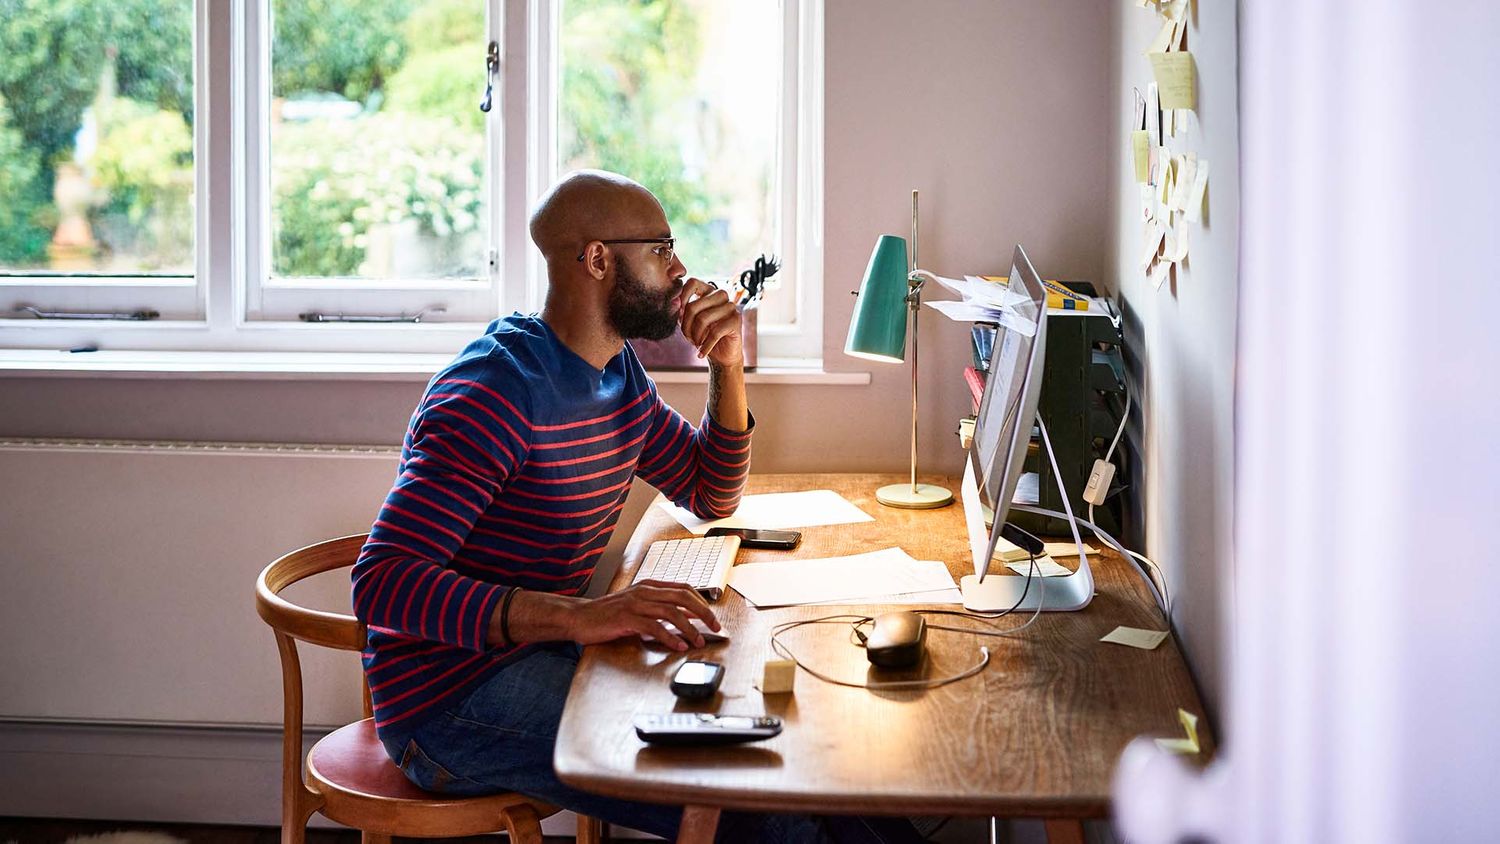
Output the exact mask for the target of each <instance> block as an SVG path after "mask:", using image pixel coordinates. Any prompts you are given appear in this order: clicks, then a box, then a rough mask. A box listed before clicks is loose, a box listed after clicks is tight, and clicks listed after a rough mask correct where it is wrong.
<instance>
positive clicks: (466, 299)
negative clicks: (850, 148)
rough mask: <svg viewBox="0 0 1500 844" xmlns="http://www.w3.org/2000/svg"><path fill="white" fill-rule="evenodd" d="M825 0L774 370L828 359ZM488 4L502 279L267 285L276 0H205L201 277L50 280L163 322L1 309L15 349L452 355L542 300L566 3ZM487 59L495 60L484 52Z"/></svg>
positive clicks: (790, 194)
mask: <svg viewBox="0 0 1500 844" xmlns="http://www.w3.org/2000/svg"><path fill="white" fill-rule="evenodd" d="M823 3H824V0H782V2H781V7H782V10H783V15H784V17H783V32H784V33H785V38H784V43H785V49H784V50H783V54H782V62H781V65H782V86H783V131H782V134H781V138H780V145H779V149H778V151H777V170H778V182H779V184H780V186H781V200H782V203H781V205H782V207H781V209H780V221H779V225H780V230H781V240H782V243H783V246H782V251H783V253H784V254H783V255H782V258H783V261H784V269H783V270H782V278H783V279H784V284H785V285H786V286H785V287H784V288H783V289H782V290H780V291H777V293H775V294H773V295H774V296H777V297H782V298H783V299H785V300H790V301H789V302H788V301H783V302H779V303H777V308H778V309H779V310H777V311H776V314H779V318H777V319H774V320H773V319H770V318H769V317H772V316H773V313H772V310H771V309H770V308H768V309H767V310H766V311H764V312H763V314H762V320H761V323H760V326H759V332H758V343H759V353H760V362H761V365H762V366H765V365H779V364H784V363H787V362H789V361H791V360H793V359H795V360H796V361H797V362H799V363H801V364H802V365H806V364H807V363H809V362H816V361H818V360H819V358H821V351H822V312H823V289H822V288H823V284H822V264H823V261H822V257H823V247H822V240H823V212H822V206H823V202H822V199H823V131H822V129H823ZM485 4H486V9H487V24H486V27H487V30H488V33H489V39H490V40H495V41H498V42H499V44H500V45H501V49H500V55H501V71H500V78H499V80H498V82H497V86H496V91H495V99H496V106H495V109H494V111H493V112H491V114H492V116H493V115H499V122H498V123H496V121H495V120H494V119H492V120H491V121H490V123H491V128H490V131H489V133H488V146H489V149H490V154H491V156H492V161H496V162H499V166H492V167H491V168H490V173H489V178H488V179H487V188H488V190H489V198H490V201H489V203H488V208H489V216H490V220H489V222H490V227H491V228H490V231H491V233H492V235H491V243H492V250H493V252H498V255H494V254H493V252H492V257H491V260H490V261H489V263H490V265H491V266H490V278H489V279H486V280H485V281H484V282H483V283H478V284H476V283H456V284H445V283H440V282H423V283H421V285H420V287H419V288H418V289H412V288H411V287H409V286H408V287H407V288H406V289H400V286H399V285H389V284H372V283H370V282H361V283H360V284H361V286H360V288H359V290H358V292H350V291H345V290H340V289H336V288H338V287H341V286H342V285H341V284H340V283H329V282H320V281H300V282H280V283H278V282H271V283H262V281H263V279H264V276H265V271H266V269H267V265H268V262H269V256H270V243H269V240H268V239H267V236H268V234H269V232H270V225H269V223H270V207H269V204H268V203H267V202H266V199H267V198H268V193H269V191H268V182H266V181H265V175H266V173H267V170H266V167H267V158H266V155H267V147H268V145H269V144H268V143H267V141H268V138H263V137H261V134H260V127H261V125H262V121H263V119H264V115H265V114H267V113H268V111H267V109H268V103H269V96H270V89H269V85H268V84H267V78H268V76H269V64H270V60H269V59H270V54H269V49H268V48H269V45H268V43H267V41H266V38H267V33H268V28H267V24H268V23H269V11H268V10H269V5H270V0H197V2H196V4H195V26H196V31H195V43H194V68H195V73H196V74H197V76H196V78H195V80H194V99H195V108H196V114H197V119H196V120H195V132H194V162H195V166H196V168H197V171H196V190H197V196H198V201H197V202H198V214H197V220H196V221H195V225H196V227H197V240H196V253H195V256H196V257H195V263H196V278H195V279H194V280H191V281H184V282H182V283H167V284H163V283H160V282H159V281H156V280H145V281H144V282H143V280H139V279H136V280H122V281H119V282H116V281H113V280H111V281H110V282H109V283H107V284H105V283H98V284H67V285H62V284H56V283H54V282H48V283H47V284H46V286H45V289H43V286H42V285H32V287H33V288H36V289H37V290H38V292H46V293H48V294H49V296H48V297H47V298H42V297H40V296H38V295H32V294H30V293H29V291H28V296H27V299H28V303H29V304H36V305H39V306H41V305H46V306H48V307H51V308H55V309H58V310H134V309H136V308H140V307H143V306H146V305H149V306H150V307H153V308H155V309H156V310H158V311H161V313H162V316H163V318H162V319H158V320H153V321H149V322H117V321H67V322H61V321H44V320H35V319H30V318H14V319H12V318H5V317H4V316H0V348H73V347H77V346H98V347H101V348H110V349H121V350H165V351H172V350H210V349H212V350H218V351H277V352H284V351H303V352H391V353H415V352H444V353H451V352H453V351H456V350H457V349H459V348H461V347H462V346H463V345H464V344H465V343H466V342H467V341H468V340H470V339H472V338H473V337H474V336H475V335H476V334H478V333H479V331H480V330H482V327H483V325H484V324H485V323H487V322H488V321H489V320H490V319H492V318H494V317H495V316H498V315H500V314H502V313H509V312H510V311H512V310H520V311H523V312H525V311H534V310H538V309H540V307H541V305H542V302H543V299H544V296H545V290H546V279H545V268H544V266H543V265H542V263H541V261H540V258H539V256H538V255H537V254H536V250H535V249H534V248H533V247H532V244H531V242H530V237H529V235H528V233H527V226H526V223H527V216H528V213H529V209H530V207H531V205H532V204H533V203H534V202H535V200H536V198H538V197H539V196H540V195H541V193H542V192H543V191H544V190H546V188H547V187H548V185H549V184H550V183H551V180H552V178H553V173H554V167H555V158H554V156H555V142H554V137H555V127H556V125H557V124H556V109H557V103H556V98H555V97H554V96H553V94H554V90H555V86H556V77H555V72H556V69H557V66H558V63H557V33H556V27H555V21H556V17H555V16H556V14H557V7H556V4H555V3H554V2H552V1H551V0H510V2H506V0H485ZM205 47H206V48H205ZM475 61H476V62H482V61H483V56H476V57H475ZM477 95H478V92H476V98H477ZM88 281H89V282H93V281H94V280H93V279H89V280H88ZM14 282H15V279H0V295H3V294H5V293H10V294H13V295H12V296H8V297H7V298H11V299H12V301H17V299H16V297H15V296H14V294H15V293H17V292H18V291H20V290H21V288H22V285H18V284H15V283H14ZM159 294H160V295H159ZM173 297H176V298H173ZM184 297H186V298H184ZM442 300H445V301H442ZM440 301H441V303H442V304H444V305H446V306H448V308H449V310H448V312H447V313H445V314H442V315H437V316H435V317H432V318H430V319H431V321H424V322H422V323H421V324H418V325H412V324H398V325H379V324H351V323H322V324H312V323H305V322H301V321H299V320H297V318H296V316H295V315H296V314H297V313H301V312H303V311H306V310H319V311H321V312H325V313H327V312H335V313H336V312H339V311H343V312H345V313H350V314H354V313H359V314H370V313H383V314H394V313H413V312H415V311H417V310H420V309H422V308H426V307H428V306H430V305H432V304H436V303H439V302H440ZM476 303H477V304H476ZM0 307H3V305H0ZM0 313H3V312H0ZM11 329H20V330H11Z"/></svg>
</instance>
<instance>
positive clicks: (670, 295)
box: [609, 261, 679, 340]
mask: <svg viewBox="0 0 1500 844" xmlns="http://www.w3.org/2000/svg"><path fill="white" fill-rule="evenodd" d="M678 289H679V288H677V287H675V286H674V287H672V288H671V289H668V290H666V291H663V292H661V293H655V292H653V291H651V290H650V289H649V288H647V287H646V285H645V283H644V282H642V281H641V277H640V276H638V275H636V274H635V273H634V272H632V271H631V269H630V265H629V264H628V263H626V262H625V261H620V262H618V263H617V264H616V265H615V287H614V290H611V291H610V294H609V323H610V325H611V326H613V327H614V329H615V332H616V333H618V334H619V335H620V337H622V338H624V339H626V340H636V339H640V340H665V339H667V338H668V337H670V336H672V333H673V332H675V331H676V330H677V316H676V315H675V314H673V313H672V304H673V300H675V299H676V298H677V292H678Z"/></svg>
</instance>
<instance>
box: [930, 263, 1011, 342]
mask: <svg viewBox="0 0 1500 844" xmlns="http://www.w3.org/2000/svg"><path fill="white" fill-rule="evenodd" d="M937 280H938V284H941V285H942V286H944V287H946V288H948V289H949V290H951V291H953V292H954V293H957V294H958V295H959V296H961V297H962V298H963V301H960V302H954V301H952V300H944V299H938V300H928V301H927V302H926V303H925V304H926V305H927V307H929V308H932V309H933V310H935V311H938V312H939V313H941V314H943V315H944V316H946V317H948V318H949V319H951V320H954V321H956V322H995V323H999V324H1000V325H1003V326H1005V327H1006V328H1009V329H1012V330H1014V331H1019V332H1021V333H1022V334H1024V335H1026V336H1027V337H1030V336H1031V335H1033V334H1035V333H1036V322H1035V321H1033V320H1032V319H1030V318H1028V317H1026V316H1025V315H1023V314H1022V313H1021V312H1019V311H1017V310H1016V306H1017V305H1019V304H1020V303H1022V302H1025V301H1027V298H1026V296H1025V294H1022V293H1017V292H1016V291H1014V290H1011V289H1010V288H1008V287H1006V286H1005V285H1003V284H997V283H995V282H993V281H986V280H985V279H982V278H978V277H977V276H972V275H968V276H964V279H963V281H959V280H957V279H952V278H943V277H942V276H937Z"/></svg>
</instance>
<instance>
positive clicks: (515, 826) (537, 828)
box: [501, 804, 542, 844]
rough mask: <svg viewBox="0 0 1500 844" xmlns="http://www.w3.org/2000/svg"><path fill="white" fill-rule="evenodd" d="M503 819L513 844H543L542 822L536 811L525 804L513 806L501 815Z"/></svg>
mask: <svg viewBox="0 0 1500 844" xmlns="http://www.w3.org/2000/svg"><path fill="white" fill-rule="evenodd" d="M501 819H502V820H504V821H505V831H506V832H507V833H509V834H510V840H511V844H542V821H541V819H540V818H538V817H537V814H536V809H533V808H531V807H530V806H528V805H525V804H522V805H519V806H512V807H510V808H509V809H506V810H505V811H504V812H503V813H501Z"/></svg>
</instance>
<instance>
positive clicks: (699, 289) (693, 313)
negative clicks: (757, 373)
mask: <svg viewBox="0 0 1500 844" xmlns="http://www.w3.org/2000/svg"><path fill="white" fill-rule="evenodd" d="M678 301H680V302H682V317H681V320H682V336H684V337H686V338H687V339H688V342H689V343H692V344H693V346H694V347H695V348H697V350H698V357H700V358H701V357H707V358H708V362H709V363H711V364H713V365H715V366H728V367H743V366H744V365H745V343H744V340H743V338H741V337H740V309H739V308H738V307H736V306H735V303H734V302H732V301H730V299H729V294H728V293H726V292H725V291H724V290H723V289H721V288H718V287H714V286H713V285H711V284H709V283H708V282H705V281H703V280H702V279H697V278H690V279H688V280H687V281H686V282H685V283H684V284H683V287H682V292H681V293H679V294H678Z"/></svg>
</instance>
